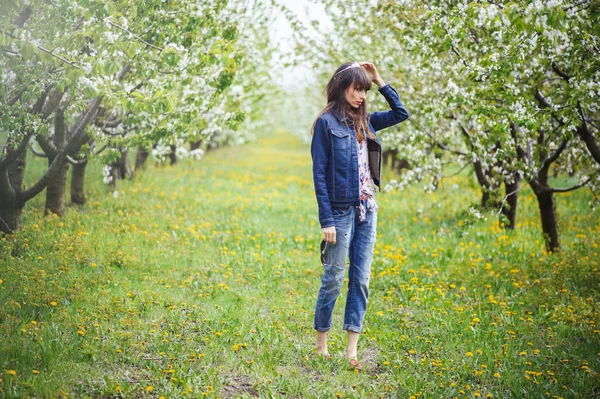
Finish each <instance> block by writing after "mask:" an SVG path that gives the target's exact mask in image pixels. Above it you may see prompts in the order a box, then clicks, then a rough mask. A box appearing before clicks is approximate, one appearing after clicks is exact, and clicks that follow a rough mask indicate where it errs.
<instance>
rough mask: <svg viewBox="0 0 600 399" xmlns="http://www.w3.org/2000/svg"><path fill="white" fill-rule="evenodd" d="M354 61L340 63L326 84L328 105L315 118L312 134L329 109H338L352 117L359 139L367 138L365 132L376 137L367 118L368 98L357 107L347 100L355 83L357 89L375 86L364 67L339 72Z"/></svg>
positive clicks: (339, 113)
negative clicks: (348, 89) (318, 121)
mask: <svg viewBox="0 0 600 399" xmlns="http://www.w3.org/2000/svg"><path fill="white" fill-rule="evenodd" d="M351 64H353V63H352V62H347V63H345V64H342V65H340V66H339V67H338V68H337V69H336V71H335V73H334V74H333V76H332V77H331V79H329V82H328V83H327V86H325V93H326V95H327V105H326V106H325V108H323V110H321V112H319V114H318V115H317V117H316V118H315V120H314V121H313V124H312V128H311V134H314V130H315V124H316V123H317V119H319V117H320V116H321V115H323V114H324V113H325V112H327V111H332V110H334V111H336V112H337V113H338V115H341V116H342V117H344V116H347V117H349V118H350V120H351V121H352V123H353V125H354V131H355V132H356V138H357V140H358V141H362V140H363V139H364V138H365V134H364V133H365V132H367V134H369V137H371V138H372V139H375V136H374V135H373V133H371V132H370V131H369V122H368V120H367V99H366V98H365V100H364V101H363V102H362V104H360V106H359V107H358V108H357V109H355V108H352V107H351V106H350V104H348V102H347V101H346V89H347V88H349V87H350V86H351V85H352V83H354V89H355V90H370V89H371V86H373V82H372V81H371V78H370V77H369V74H368V73H367V71H365V70H364V68H362V67H360V68H350V69H346V70H345V71H344V72H342V73H339V74H338V72H340V71H341V70H343V69H345V68H347V67H349V66H350V65H351Z"/></svg>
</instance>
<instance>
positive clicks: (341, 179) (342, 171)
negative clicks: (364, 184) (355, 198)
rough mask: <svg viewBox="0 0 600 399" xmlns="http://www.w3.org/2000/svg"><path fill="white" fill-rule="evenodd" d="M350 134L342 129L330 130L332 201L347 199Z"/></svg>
mask: <svg viewBox="0 0 600 399" xmlns="http://www.w3.org/2000/svg"><path fill="white" fill-rule="evenodd" d="M350 140H351V136H350V132H348V131H347V130H342V129H332V130H331V149H332V159H333V162H332V164H333V165H332V166H333V168H332V169H333V199H337V200H342V199H347V198H348V184H349V182H350V177H349V176H350V169H351V168H350V159H351V156H350V151H351V143H350Z"/></svg>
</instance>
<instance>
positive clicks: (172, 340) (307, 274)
mask: <svg viewBox="0 0 600 399" xmlns="http://www.w3.org/2000/svg"><path fill="white" fill-rule="evenodd" d="M35 162H43V161H38V160H35V161H34V160H32V161H31V163H30V165H32V171H33V173H35V172H36V169H35V165H36V164H35ZM89 169H90V170H89V171H88V179H89V180H88V181H87V182H86V184H87V187H88V190H89V192H88V198H89V199H90V202H89V203H88V204H86V206H85V207H84V208H82V209H79V210H78V209H75V208H69V210H68V212H67V214H66V215H65V216H64V217H63V218H56V217H52V216H49V217H43V216H42V214H41V210H42V209H43V196H40V197H39V198H36V200H35V201H34V202H33V203H32V204H30V205H28V208H27V209H26V212H25V215H24V226H25V227H24V229H23V231H21V232H20V233H19V234H16V235H14V236H9V237H5V238H3V239H2V241H0V280H1V283H0V304H2V306H1V307H0V372H1V374H0V378H1V379H2V381H1V382H0V396H2V397H6V398H17V397H24V396H32V397H94V398H112V397H149V398H150V397H153V398H154V397H156V398H159V397H165V398H181V397H194V398H196V397H211V398H216V397H221V398H228V397H246V398H249V397H264V398H269V397H273V398H275V397H288V398H317V397H321V398H331V397H336V396H337V397H352V398H366V397H382V398H397V397H398V398H451V397H461V398H463V397H464V398H467V397H469V398H470V397H491V398H508V397H511V398H512V397H514V398H521V397H549V398H554V397H555V398H581V397H592V396H593V395H600V388H599V387H600V380H599V378H600V377H599V374H598V371H599V369H600V326H599V325H598V323H599V321H600V317H599V316H600V307H599V306H598V305H599V301H600V296H599V290H600V289H599V286H600V285H599V282H600V268H599V266H598V260H597V259H599V256H598V252H599V249H598V245H599V244H600V239H599V237H600V234H599V233H600V218H599V212H598V210H594V211H593V210H591V209H590V208H589V206H588V202H589V201H590V196H589V195H588V194H587V193H586V192H584V191H580V192H574V193H570V194H567V195H565V196H560V197H558V200H557V209H558V213H559V219H560V224H561V229H562V237H561V238H562V242H563V247H564V249H565V251H564V253H563V254H555V255H552V254H546V253H545V252H544V251H543V250H542V249H543V245H542V238H541V235H540V229H539V221H538V214H537V208H536V206H537V205H536V203H535V201H534V198H533V196H532V195H531V193H530V192H529V190H527V191H524V192H523V197H522V199H521V202H520V204H519V206H520V209H519V216H518V227H517V230H516V231H514V232H506V231H504V230H502V229H501V228H500V227H499V226H498V224H497V222H496V220H494V219H493V217H491V216H489V215H488V216H487V220H475V219H474V218H473V217H472V216H470V215H469V214H468V213H465V212H464V210H465V209H468V207H469V204H472V203H476V202H477V201H478V196H479V193H478V190H477V187H475V186H474V185H473V182H471V181H470V180H469V179H467V178H465V177H461V176H457V177H453V178H451V179H447V180H445V181H444V184H443V186H442V187H441V188H440V190H439V191H438V192H436V193H434V194H430V195H424V194H423V193H422V191H421V190H420V187H415V188H412V189H409V190H407V191H405V192H402V193H378V203H379V205H380V211H379V225H378V241H377V244H376V251H375V258H374V262H373V276H372V280H371V294H370V298H369V309H368V311H367V315H366V318H365V329H364V331H363V334H362V336H361V340H360V342H359V356H360V358H361V360H362V362H363V363H364V365H365V366H366V370H365V371H364V372H362V373H355V372H353V371H350V370H348V369H347V368H346V367H345V366H344V364H343V363H340V361H341V359H342V354H343V350H344V345H345V334H344V332H343V331H342V330H341V326H342V317H343V305H344V303H345V293H342V295H341V296H340V297H339V298H338V304H337V306H336V309H335V312H334V321H333V323H334V327H333V329H332V330H331V333H330V351H331V352H332V353H333V354H334V359H333V361H330V362H327V361H319V360H316V359H315V358H314V356H313V355H312V350H313V336H314V330H313V329H312V317H313V311H314V303H315V300H316V295H317V290H318V288H319V283H320V275H321V271H322V265H321V264H320V262H319V258H318V249H317V248H318V244H319V242H320V229H319V225H318V220H317V208H316V200H315V198H314V193H313V186H312V180H311V172H310V171H311V161H310V154H309V150H308V147H307V146H306V145H303V144H301V143H300V142H299V141H298V140H297V139H295V138H293V137H291V136H289V135H286V134H285V133H284V132H274V133H273V135H272V136H270V137H268V138H265V139H262V140H260V141H259V142H258V143H254V144H251V145H248V146H245V147H237V148H224V149H221V150H218V151H215V152H211V153H208V154H206V156H205V159H203V160H202V161H201V162H193V161H185V162H181V163H180V164H179V165H177V166H175V167H155V166H154V165H149V168H148V169H147V170H146V171H144V172H143V173H141V174H139V175H138V176H137V177H136V178H135V180H133V181H131V182H120V187H119V192H118V196H117V197H116V198H115V197H114V196H113V195H111V193H110V192H109V191H108V187H107V186H105V185H103V184H102V182H101V179H100V178H99V177H98V176H99V175H100V172H99V167H98V166H95V165H91V166H90V167H89ZM383 176H384V179H385V180H386V181H387V180H389V179H390V178H391V177H392V174H391V172H389V171H387V170H384V172H383ZM10 254H13V255H14V256H11V255H10Z"/></svg>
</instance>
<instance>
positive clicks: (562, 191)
mask: <svg viewBox="0 0 600 399" xmlns="http://www.w3.org/2000/svg"><path fill="white" fill-rule="evenodd" d="M591 181H592V176H589V177H588V178H587V180H585V181H584V182H582V183H579V184H577V185H575V186H573V187H569V188H550V190H551V191H552V192H553V193H568V192H569V191H573V190H577V189H578V188H581V187H583V186H585V185H586V184H588V183H589V182H591Z"/></svg>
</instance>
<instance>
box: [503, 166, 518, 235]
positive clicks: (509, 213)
mask: <svg viewBox="0 0 600 399" xmlns="http://www.w3.org/2000/svg"><path fill="white" fill-rule="evenodd" d="M520 183H521V176H519V174H518V173H517V174H515V178H514V182H513V183H507V182H506V181H504V188H505V193H506V194H505V195H507V198H506V205H505V206H504V207H503V208H502V213H503V214H504V216H506V217H507V219H508V226H505V227H506V228H508V229H510V230H514V229H515V225H516V219H517V201H518V199H519V192H518V189H519V184H520Z"/></svg>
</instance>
